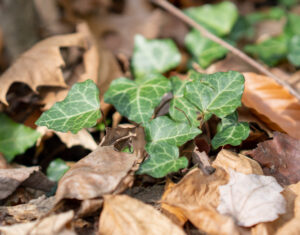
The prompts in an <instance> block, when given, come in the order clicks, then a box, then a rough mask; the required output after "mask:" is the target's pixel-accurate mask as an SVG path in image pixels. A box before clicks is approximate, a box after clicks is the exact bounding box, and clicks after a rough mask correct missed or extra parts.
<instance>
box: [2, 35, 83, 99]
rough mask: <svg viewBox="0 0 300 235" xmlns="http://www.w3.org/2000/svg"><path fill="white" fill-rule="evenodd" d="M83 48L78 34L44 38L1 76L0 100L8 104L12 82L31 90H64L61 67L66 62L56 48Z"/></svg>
mask: <svg viewBox="0 0 300 235" xmlns="http://www.w3.org/2000/svg"><path fill="white" fill-rule="evenodd" d="M72 46H77V47H81V48H84V47H85V46H86V39H85V37H84V35H82V34H80V33H74V34H68V35H62V36H53V37H50V38H47V39H45V40H43V41H41V42H39V43H37V44H36V45H35V46H33V47H32V48H31V49H30V50H28V51H26V52H25V53H23V54H22V55H21V56H20V57H19V58H18V59H17V60H16V62H15V63H14V64H13V65H12V66H11V67H9V68H8V69H7V70H6V71H5V72H4V73H3V74H2V76H1V77H0V83H1V92H0V101H1V102H2V103H4V104H7V101H6V93H7V91H8V89H9V88H10V86H11V85H12V84H13V83H14V82H23V83H26V84H28V85H29V86H30V87H31V88H32V89H33V90H34V91H36V89H37V87H38V86H58V87H66V83H65V81H64V78H63V75H62V71H61V67H62V66H64V64H65V62H64V60H63V58H62V56H61V54H60V51H59V48H61V47H72Z"/></svg>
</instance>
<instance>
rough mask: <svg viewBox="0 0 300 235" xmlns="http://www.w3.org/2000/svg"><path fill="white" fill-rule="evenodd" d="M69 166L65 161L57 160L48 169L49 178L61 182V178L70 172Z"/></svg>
mask: <svg viewBox="0 0 300 235" xmlns="http://www.w3.org/2000/svg"><path fill="white" fill-rule="evenodd" d="M69 168H70V167H69V166H67V164H66V163H65V161H64V160H62V159H60V158H57V159H55V160H53V161H52V162H51V163H50V165H49V166H48V168H47V176H48V178H49V179H50V180H52V181H56V182H57V181H59V180H60V178H61V177H63V175H64V174H65V173H66V172H67V171H68V170H69Z"/></svg>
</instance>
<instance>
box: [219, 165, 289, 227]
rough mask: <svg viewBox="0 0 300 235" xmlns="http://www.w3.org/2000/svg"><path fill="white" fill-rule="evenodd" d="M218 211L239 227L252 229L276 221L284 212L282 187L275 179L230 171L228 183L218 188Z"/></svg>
mask: <svg viewBox="0 0 300 235" xmlns="http://www.w3.org/2000/svg"><path fill="white" fill-rule="evenodd" d="M219 190H220V204H219V206H218V208H217V209H218V211H219V212H220V213H221V214H224V215H230V216H232V217H233V218H234V219H235V221H236V222H237V224H238V225H240V226H244V227H250V226H253V225H255V224H258V223H261V222H267V221H274V220H275V219H277V218H278V216H279V214H283V213H285V206H286V202H285V199H284V197H283V196H282V195H281V194H280V192H282V191H283V188H282V187H281V186H280V185H279V184H278V183H277V181H276V180H275V178H274V177H272V176H264V175H255V174H248V175H245V174H243V173H239V172H236V171H234V170H231V171H230V180H229V182H228V184H226V185H222V186H220V187H219Z"/></svg>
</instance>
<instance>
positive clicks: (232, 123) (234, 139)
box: [211, 112, 250, 149]
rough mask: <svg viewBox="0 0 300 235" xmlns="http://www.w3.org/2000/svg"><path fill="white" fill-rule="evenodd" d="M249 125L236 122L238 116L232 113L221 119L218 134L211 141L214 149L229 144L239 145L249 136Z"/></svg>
mask: <svg viewBox="0 0 300 235" xmlns="http://www.w3.org/2000/svg"><path fill="white" fill-rule="evenodd" d="M249 132H250V129H249V124H248V123H246V122H238V114H237V112H234V113H232V114H230V115H228V116H226V117H224V118H223V119H222V123H221V125H220V126H219V127H218V132H217V134H216V135H215V136H214V138H213V139H212V141H211V144H212V146H213V148H214V149H217V148H219V147H220V146H224V145H226V144H230V145H232V146H237V145H240V144H241V142H242V141H243V140H245V139H246V138H247V137H248V136H249Z"/></svg>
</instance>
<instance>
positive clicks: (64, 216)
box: [0, 211, 76, 235]
mask: <svg viewBox="0 0 300 235" xmlns="http://www.w3.org/2000/svg"><path fill="white" fill-rule="evenodd" d="M73 217H74V212H73V211H68V212H65V213H61V214H57V215H51V216H49V217H46V218H44V219H42V220H41V221H39V220H37V221H34V222H29V223H23V224H15V225H11V226H2V227H0V231H1V232H2V233H1V234H3V235H17V234H18V235H28V234H30V235H41V234H43V235H75V234H76V233H75V231H74V230H73V228H72V226H71V220H72V219H73Z"/></svg>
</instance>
